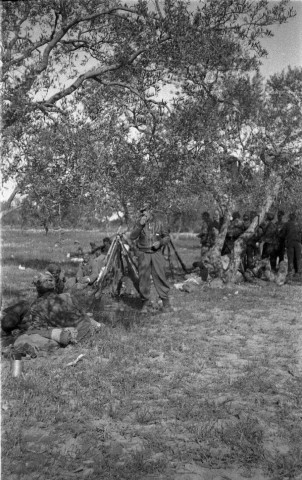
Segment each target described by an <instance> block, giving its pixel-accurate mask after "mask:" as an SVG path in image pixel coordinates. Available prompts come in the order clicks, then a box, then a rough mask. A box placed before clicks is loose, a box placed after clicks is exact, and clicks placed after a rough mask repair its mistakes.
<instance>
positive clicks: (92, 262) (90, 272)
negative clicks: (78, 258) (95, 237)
mask: <svg viewBox="0 0 302 480" xmlns="http://www.w3.org/2000/svg"><path fill="white" fill-rule="evenodd" d="M97 253H98V256H97V257H93V256H92V255H91V254H89V253H85V255H84V258H83V262H82V263H81V265H80V266H79V268H78V271H77V274H76V283H77V288H78V289H83V288H86V287H87V286H88V285H93V284H94V282H95V281H96V280H97V278H98V276H99V273H100V271H101V270H102V268H103V267H104V264H105V259H106V256H105V255H103V254H100V251H98V252H97Z"/></svg>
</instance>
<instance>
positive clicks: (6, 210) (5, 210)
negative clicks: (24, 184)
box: [0, 186, 21, 219]
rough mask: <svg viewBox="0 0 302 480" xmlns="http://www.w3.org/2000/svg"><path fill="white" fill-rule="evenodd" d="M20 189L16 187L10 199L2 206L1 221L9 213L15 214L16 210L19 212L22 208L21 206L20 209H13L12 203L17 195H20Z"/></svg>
mask: <svg viewBox="0 0 302 480" xmlns="http://www.w3.org/2000/svg"><path fill="white" fill-rule="evenodd" d="M19 191H20V190H19V187H18V186H17V187H15V188H14V190H13V191H12V193H11V194H10V196H9V198H8V199H7V200H6V202H3V203H2V205H1V211H0V219H1V218H3V217H4V215H7V214H8V213H10V212H13V211H14V210H18V209H19V208H21V205H19V206H18V207H12V206H11V205H12V202H13V200H14V198H15V196H16V195H17V193H19Z"/></svg>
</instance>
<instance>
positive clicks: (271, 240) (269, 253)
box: [262, 213, 278, 270]
mask: <svg viewBox="0 0 302 480" xmlns="http://www.w3.org/2000/svg"><path fill="white" fill-rule="evenodd" d="M266 218H267V221H268V223H267V224H266V226H265V228H264V230H263V236H262V241H263V242H264V244H263V250H262V258H263V259H264V258H269V260H270V264H271V268H272V270H276V266H277V251H278V235H277V227H276V224H275V223H274V222H273V220H274V214H273V213H267V214H266Z"/></svg>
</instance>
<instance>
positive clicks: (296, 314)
mask: <svg viewBox="0 0 302 480" xmlns="http://www.w3.org/2000/svg"><path fill="white" fill-rule="evenodd" d="M4 241H5V239H4ZM7 242H8V240H7ZM4 243H5V242H4ZM6 245H10V248H12V247H11V244H9V242H8V243H7V244H6ZM14 248H15V247H14ZM16 248H18V246H16ZM183 248H184V247H183V245H179V249H180V252H181V254H183V255H184V254H185V252H184V251H183ZM7 251H9V255H12V254H11V253H10V252H11V251H10V250H9V249H7V250H6V252H7ZM195 253H196V252H195ZM44 254H45V252H44ZM4 263H5V262H4ZM10 265H11V264H10ZM16 268H17V267H16ZM4 270H5V269H4ZM5 274H6V275H7V276H8V277H9V271H8V270H7V271H6V270H5ZM8 277H7V278H8ZM171 299H172V304H173V307H174V312H173V313H169V314H160V315H155V316H151V315H150V316H149V315H148V316H141V315H139V314H137V312H135V311H134V310H131V309H130V308H129V309H126V313H127V314H125V311H124V313H123V315H122V316H120V317H116V321H115V322H113V323H110V322H109V323H106V322H105V323H103V325H102V329H101V332H100V333H98V334H97V336H96V337H95V338H93V339H92V340H91V341H90V343H89V344H86V345H76V346H75V347H67V348H65V349H60V350H57V351H56V352H55V353H54V354H53V355H52V356H45V357H38V358H36V359H31V360H24V361H23V375H22V376H21V377H20V378H18V379H15V378H12V376H11V371H10V362H9V361H8V360H4V359H2V362H1V370H2V418H1V421H2V475H3V478H5V479H7V480H17V479H20V480H34V479H39V478H41V479H46V480H48V479H50V478H56V479H62V480H63V479H68V478H74V479H82V478H85V479H86V478H87V479H93V480H94V479H125V480H127V479H129V480H130V479H137V480H151V479H153V480H165V479H167V480H169V479H171V480H243V479H246V478H249V479H252V480H262V479H263V480H264V479H272V480H279V479H280V480H281V479H282V480H286V479H288V480H292V479H293V480H301V479H302V448H301V446H302V408H301V406H302V400H301V399H302V287H301V285H284V286H282V287H278V286H276V285H275V284H270V283H268V282H264V281H258V282H257V283H256V284H241V285H235V286H232V287H228V288H227V287H223V288H211V286H208V285H207V284H203V285H201V286H199V287H196V289H195V290H194V291H193V292H191V293H185V292H179V291H177V290H176V289H175V288H174V287H173V284H172V283H171ZM10 300H11V299H10ZM120 305H121V304H120ZM80 354H83V355H84V356H83V358H82V360H81V361H79V362H78V363H77V364H76V365H75V366H73V367H68V366H67V364H68V363H69V362H70V361H72V360H75V359H76V358H77V357H78V355H80Z"/></svg>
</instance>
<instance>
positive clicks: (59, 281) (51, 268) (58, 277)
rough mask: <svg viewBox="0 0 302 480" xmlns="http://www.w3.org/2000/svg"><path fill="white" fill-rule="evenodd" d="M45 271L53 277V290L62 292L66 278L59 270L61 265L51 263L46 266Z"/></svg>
mask: <svg viewBox="0 0 302 480" xmlns="http://www.w3.org/2000/svg"><path fill="white" fill-rule="evenodd" d="M46 271H47V272H49V273H51V274H52V275H53V277H54V279H55V282H56V286H55V292H56V293H63V291H64V288H65V283H66V278H65V275H64V272H62V271H61V267H60V266H59V265H57V264H56V263H51V264H50V265H48V267H46Z"/></svg>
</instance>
